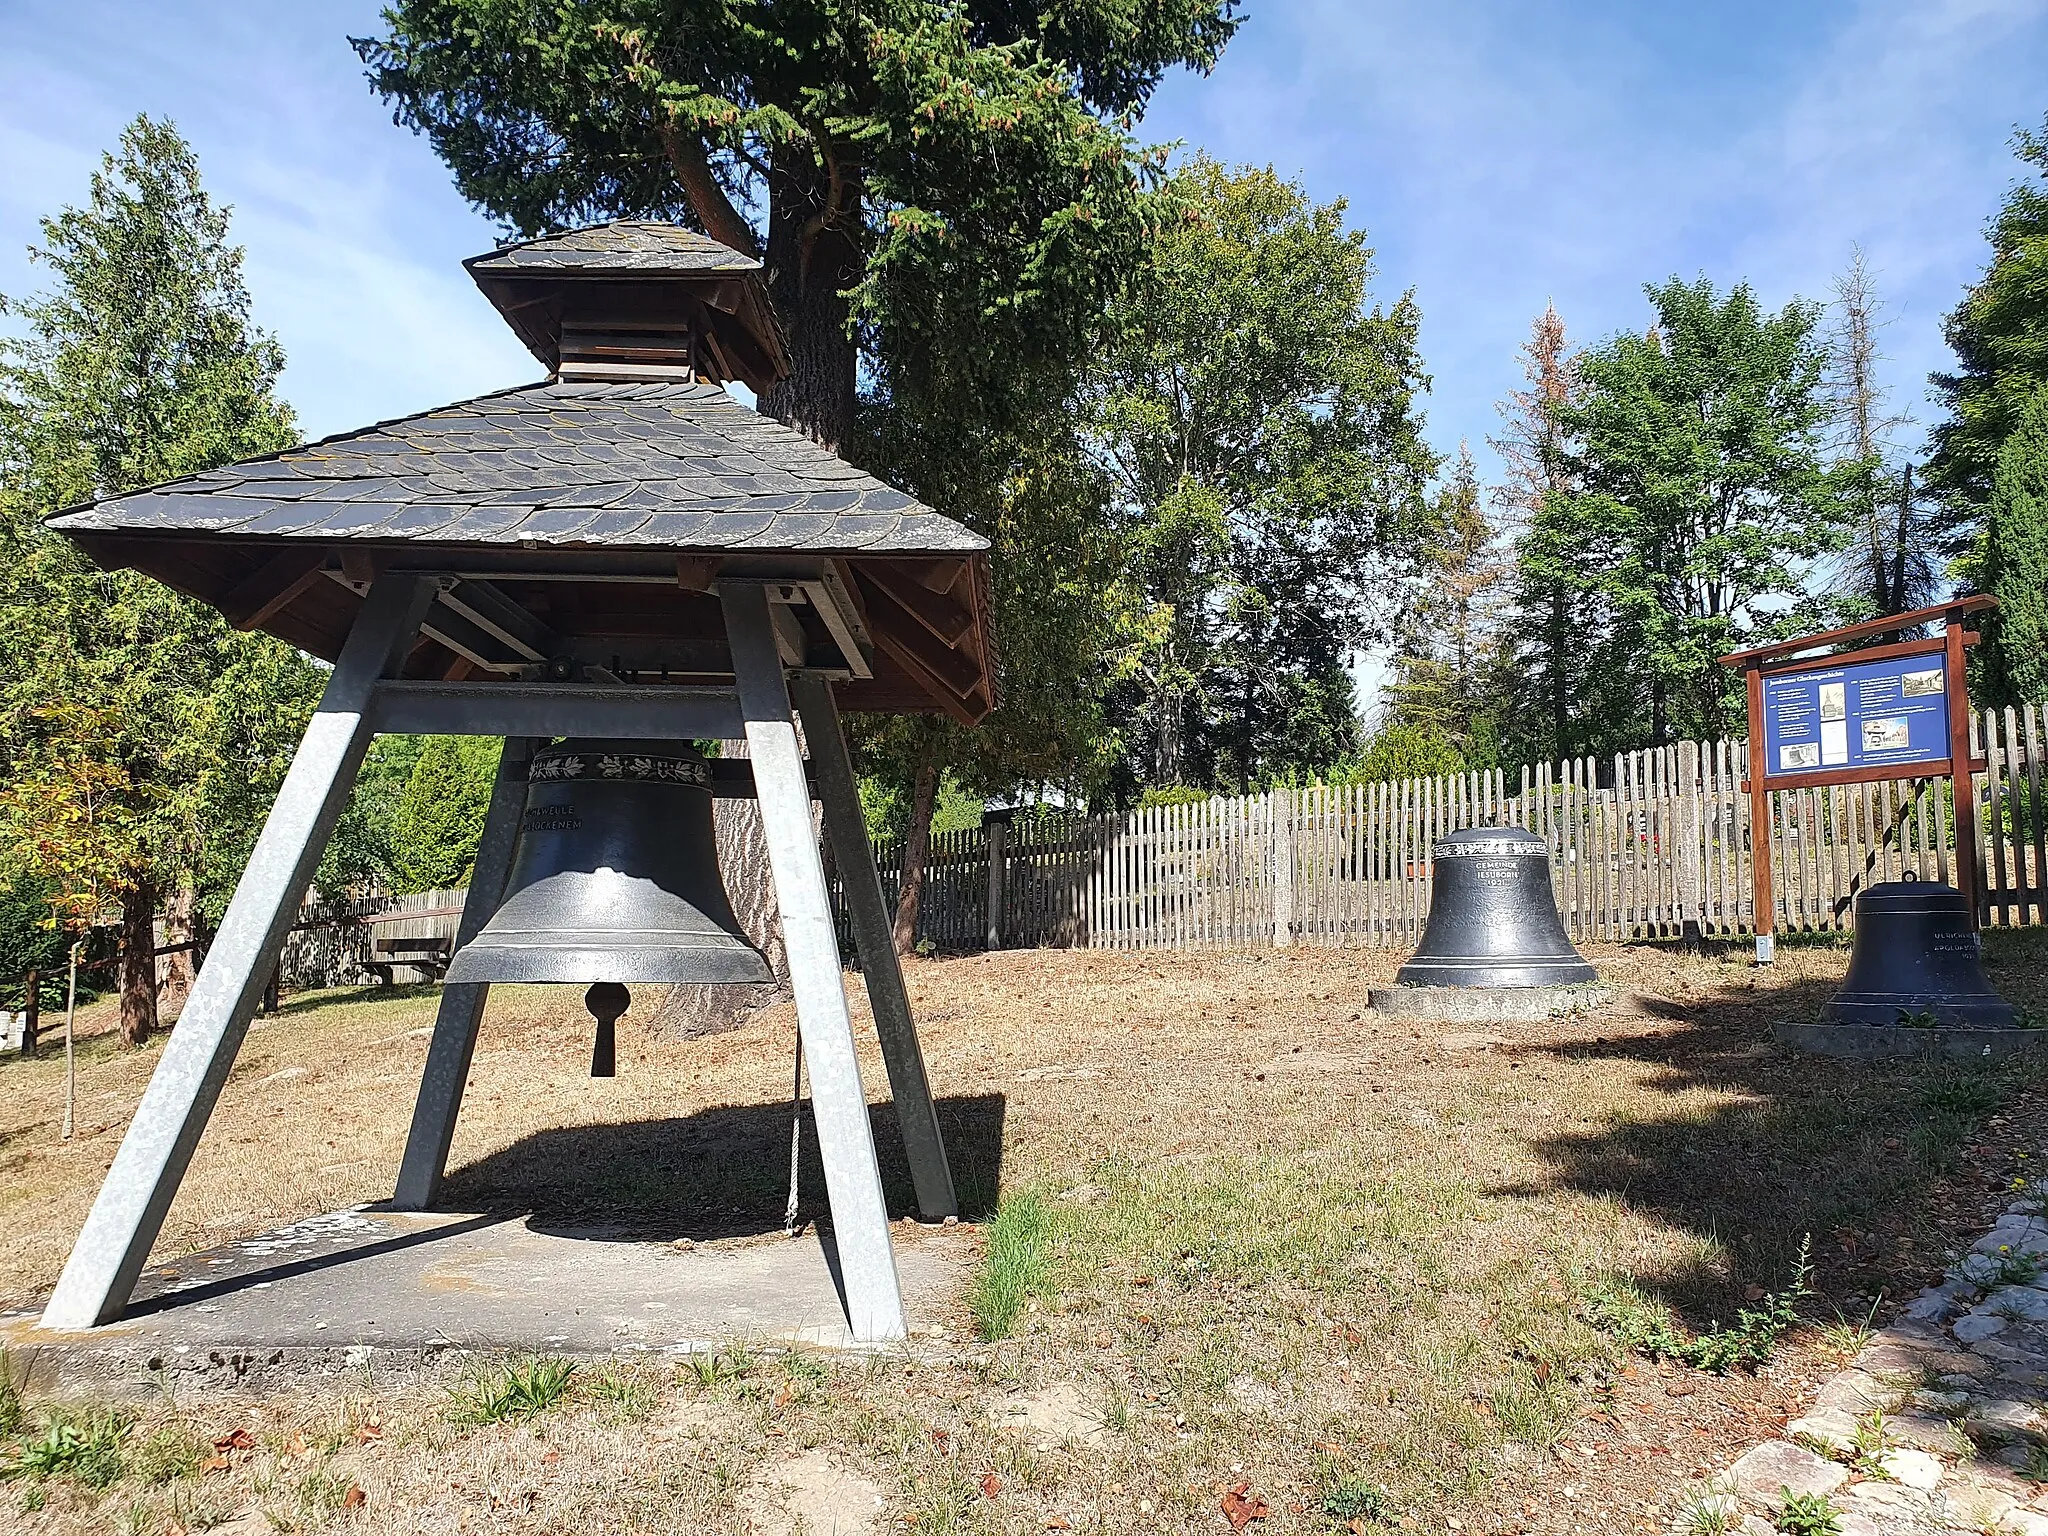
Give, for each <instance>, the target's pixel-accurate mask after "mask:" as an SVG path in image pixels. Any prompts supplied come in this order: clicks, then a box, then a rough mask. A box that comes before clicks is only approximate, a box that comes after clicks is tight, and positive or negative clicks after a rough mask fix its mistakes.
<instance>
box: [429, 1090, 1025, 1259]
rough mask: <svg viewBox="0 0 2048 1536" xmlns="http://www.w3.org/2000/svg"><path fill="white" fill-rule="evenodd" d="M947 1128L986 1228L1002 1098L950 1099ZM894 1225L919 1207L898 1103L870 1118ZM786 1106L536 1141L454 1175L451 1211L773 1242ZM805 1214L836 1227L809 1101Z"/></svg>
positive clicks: (964, 1190) (784, 1169) (616, 1231)
mask: <svg viewBox="0 0 2048 1536" xmlns="http://www.w3.org/2000/svg"><path fill="white" fill-rule="evenodd" d="M938 1107H939V1123H940V1126H941V1128H942V1130H943V1132H944V1135H945V1139H946V1154H947V1160H948V1161H949V1162H950V1163H951V1164H952V1168H953V1181H954V1184H955V1187H956V1188H957V1190H958V1193H959V1197H960V1214H961V1216H962V1218H963V1219H965V1220H969V1221H976V1220H981V1219H983V1218H984V1217H985V1216H986V1215H988V1214H989V1213H990V1212H991V1211H993V1209H994V1206H995V1199H996V1191H997V1190H998V1189H999V1188H1000V1187H1001V1173H1002V1147H1003V1115H1004V1100H1003V1096H1002V1095H1001V1094H983V1095H978V1096H974V1097H962V1098H951V1099H941V1100H939V1106H938ZM870 1118H871V1121H872V1123H873V1126H874V1134H875V1152H876V1155H877V1157H878V1159H879V1161H880V1163H881V1169H882V1188H883V1193H884V1196H885V1198H886V1199H887V1201H888V1204H889V1212H890V1215H891V1216H911V1215H915V1214H916V1212H917V1201H916V1198H915V1195H914V1192H913V1189H912V1185H911V1179H910V1165H909V1162H908V1161H907V1160H906V1158H905V1157H904V1154H903V1137H902V1133H901V1131H900V1129H899V1128H898V1122H897V1119H896V1108H895V1106H894V1105H893V1104H877V1105H875V1106H873V1108H872V1110H871V1111H870ZM789 1131H790V1111H789V1106H788V1105H787V1104H745V1105H720V1106H716V1107H713V1108H709V1109H704V1110H700V1111H698V1112H697V1113H695V1114H692V1115H685V1116H681V1117H679V1118H676V1119H670V1120H637V1121H629V1122H626V1123H624V1124H616V1125H582V1126H564V1127H560V1128H558V1129H553V1130H546V1131H538V1132H535V1133H534V1134H533V1135H531V1136H527V1137H525V1138H523V1139H521V1140H519V1141H517V1142H514V1143H513V1144H512V1145H511V1146H509V1147H507V1148H505V1149H504V1150H503V1151H502V1152H495V1153H492V1154H491V1155H490V1156H488V1157H485V1158H483V1159H481V1160H479V1161H477V1162H474V1163H470V1164H468V1165H466V1166H464V1167H462V1168H458V1169H456V1170H454V1171H453V1172H452V1173H450V1174H449V1176H448V1179H447V1182H446V1183H445V1184H444V1185H443V1187H442V1193H441V1199H440V1200H439V1202H438V1204H439V1205H440V1206H441V1207H442V1208H443V1209H447V1210H460V1211H489V1212H502V1213H508V1214H510V1213H516V1214H519V1215H524V1216H527V1217H528V1218H529V1221H530V1224H531V1225H532V1226H533V1227H535V1228H536V1229H538V1230H541V1231H549V1230H553V1231H558V1232H564V1233H576V1234H581V1235H588V1236H592V1237H608V1238H618V1239H622V1240H636V1241H639V1240H660V1241H671V1240H673V1239H675V1238H679V1237H688V1238H692V1239H696V1240H698V1241H707V1240H710V1239H714V1238H721V1237H738V1236H749V1235H754V1234H758V1233H763V1232H773V1231H775V1230H777V1229H779V1228H780V1227H781V1225H782V1215H783V1207H784V1202H785V1201H786V1200H787V1199H788V1195H789ZM798 1184H799V1189H800V1194H801V1204H800V1207H799V1216H800V1218H801V1219H803V1220H807V1221H808V1220H825V1219H827V1218H828V1216H829V1209H828V1205H827V1202H826V1198H825V1175H824V1169H823V1167H822V1165H821V1164H820V1163H819V1160H818V1137H817V1130H816V1128H815V1126H814V1124H813V1123H812V1119H811V1115H810V1109H809V1105H808V1102H807V1103H806V1105H805V1109H804V1114H803V1149H802V1153H801V1156H800V1167H799V1174H798Z"/></svg>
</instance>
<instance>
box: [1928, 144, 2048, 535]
mask: <svg viewBox="0 0 2048 1536" xmlns="http://www.w3.org/2000/svg"><path fill="white" fill-rule="evenodd" d="M2014 148H2015V149H2016V150H2017V152H2018V154H2019V157H2020V160H2021V161H2022V162H2023V163H2024V164H2025V165H2026V166H2028V167H2029V169H2030V171H2031V172H2032V175H2031V176H2030V177H2029V179H2027V180H2024V181H2021V182H2019V183H2018V184H2016V185H2015V186H2014V187H2013V189H2012V190H2011V191H2010V192H2009V193H2008V194H2007V195H2006V199H2005V203H2004V205H2003V206H2002V207H2001V208H2000V209H1999V211H1998V214H1997V216H1996V217H1995V218H1994V219H1993V220H1992V221H1991V225H1990V227H1989V229H1987V230H1986V231H1985V233H1986V235H1987V237H1988V238H1989V239H1990V241H1991V260H1990V263H1989V265H1988V266H1987V267H1986V268H1985V271H1984V275H1983V276H1982V277H1981V278H1979V279H1978V280H1977V282H1976V283H1975V284H1973V285H1972V286H1971V288H1970V290H1969V292H1968V293H1966V294H1965V295H1964V296H1963V301H1962V303H1960V304H1958V305H1957V306H1956V308H1955V310H1954V312H1953V313H1951V314H1950V315H1949V317H1948V323H1947V327H1946V334H1947V336H1948V344H1949V346H1950V347H1951V348H1952V349H1953V350H1954V351H1955V354H1956V359H1957V367H1956V370H1955V371H1954V372H1953V373H1938V374H1936V375H1935V376H1934V384H1935V387H1936V389H1937V390H1938V391H1939V392H1940V393H1941V394H1942V396H1943V397H1944V398H1945V400H1946V402H1947V405H1948V411H1949V414H1948V419H1947V420H1946V421H1944V422H1942V423H1941V424H1940V425H1938V426H1937V427H1936V428H1935V429H1934V455H1933V457H1932V459H1930V460H1929V462H1928V466H1927V481H1928V486H1929V488H1930V489H1931V490H1933V491H1934V492H1935V494H1937V495H1938V496H1939V497H1940V498H1941V500H1942V503H1943V507H1944V509H1945V511H1946V514H1947V517H1946V521H1947V524H1948V530H1947V531H1948V551H1949V553H1951V554H1955V555H1964V556H1967V554H1968V552H1969V551H1970V550H1971V549H1972V547H1973V546H1974V544H1975V541H1976V539H1977V536H1978V534H1979V533H1980V531H1981V530H1982V527H1983V519H1984V513H1985V510H1986V508H1987V507H1988V506H1989V504H1990V500H1991V482H1992V478H1993V476H1994V474H1995V473H1996V471H1997V466H1998V457H1999V452H2000V450H2001V448H2002V447H2003V445H2004V443H2005V440H2006V439H2007V438H2008V437H2009V436H2011V434H2012V432H2013V430H2014V427H2015V424H2016V423H2017V421H2018V418H2019V414H2020V412H2021V410H2022V409H2023V408H2024V407H2025V406H2026V404H2027V402H2028V400H2030V399H2031V398H2032V397H2033V395H2034V393H2035V391H2036V390H2038V389H2040V388H2041V386H2042V385H2044V384H2048V124H2044V126H2043V129H2042V131H2041V132H2039V133H2028V132H2025V131H2021V132H2020V133H2018V134H2016V135H2014Z"/></svg>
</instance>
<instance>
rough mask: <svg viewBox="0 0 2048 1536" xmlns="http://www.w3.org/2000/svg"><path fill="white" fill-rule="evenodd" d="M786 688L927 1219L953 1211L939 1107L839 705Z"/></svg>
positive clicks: (808, 689) (805, 683)
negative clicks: (806, 749)
mask: <svg viewBox="0 0 2048 1536" xmlns="http://www.w3.org/2000/svg"><path fill="white" fill-rule="evenodd" d="M790 693H791V694H792V695H794V697H795V699H796V707H797V711H798V713H799V714H800V715H801V716H802V717H803V722H804V740H805V742H806V743H808V744H809V746H810V749H811V783H812V786H813V787H814V788H815V789H816V790H817V793H818V798H819V800H820V801H821V802H823V804H824V808H825V833H826V835H827V836H828V837H830V838H831V839H832V856H833V857H834V858H835V859H837V860H838V861H839V873H840V877H841V878H842V879H843V880H844V881H845V882H846V906H847V911H848V912H849V914H850V915H851V916H852V918H853V942H854V945H855V947H856V948H857V949H859V951H860V969H861V975H862V977H863V978H864V979H865V980H866V982H867V988H868V1002H869V1004H870V1005H871V1006H872V1007H873V1008H874V1011H875V1033H876V1034H877V1035H879V1036H881V1040H882V1061H883V1063H884V1064H885V1065H886V1066H887V1067H888V1069H889V1092H890V1094H891V1095H892V1096H893V1097H894V1098H895V1100H896V1118H897V1120H898V1122H899V1123H900V1124H901V1125H902V1127H903V1150H904V1152H905V1153H907V1154H908V1155H909V1158H910V1177H911V1178H912V1180H913V1181H915V1183H916V1185H917V1209H918V1211H919V1213H920V1214H921V1215H922V1216H923V1217H924V1219H925V1220H926V1221H943V1220H945V1219H946V1218H947V1217H948V1216H957V1215H959V1214H960V1202H959V1199H958V1198H957V1197H956V1196H955V1195H954V1193H953V1170H952V1169H951V1168H949V1167H948V1166H947V1165H946V1143H945V1139H944V1137H943V1136H941V1134H940V1132H939V1114H938V1110H937V1109H936V1108H935V1107H934V1106H933V1104H932V1090H931V1084H930V1082H929V1081H927V1079H926V1077H925V1071H924V1052H923V1051H922V1050H921V1049H920V1048H919V1046H918V1043H917V1024H916V1022H915V1021H914V1020H913V1019H912V1018H911V1016H910V994H909V992H908V991H907V990H905V988H904V985H903V967H902V964H901V963H900V962H899V961H898V960H897V957H896V942H895V935H894V934H893V933H892V932H891V931H890V926H889V912H888V908H887V907H886V906H885V905H884V904H883V900H882V878H881V876H880V875H879V874H878V873H877V872H876V870H875V854H874V849H873V848H871V847H870V846H869V845H868V834H867V824H866V820H865V818H863V817H862V815H861V810H860V788H859V786H858V785H856V784H855V783H854V779H853V763H852V760H851V759H850V758H848V757H847V755H846V737H845V735H844V734H843V733H842V732H841V731H840V729H839V706H838V703H837V702H836V701H835V700H834V699H833V697H832V685H831V684H830V683H828V682H826V681H825V680H824V679H823V678H820V677H808V676H805V675H802V674H799V675H798V676H797V677H795V678H794V679H792V680H791V683H790Z"/></svg>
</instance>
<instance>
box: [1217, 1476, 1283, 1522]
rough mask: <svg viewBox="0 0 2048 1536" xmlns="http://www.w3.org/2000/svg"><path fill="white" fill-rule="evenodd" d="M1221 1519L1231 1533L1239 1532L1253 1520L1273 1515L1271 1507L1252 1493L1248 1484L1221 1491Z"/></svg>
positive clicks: (1235, 1485)
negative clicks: (1228, 1526)
mask: <svg viewBox="0 0 2048 1536" xmlns="http://www.w3.org/2000/svg"><path fill="white" fill-rule="evenodd" d="M1221 1507H1222V1509H1223V1518H1224V1519H1226V1520H1228V1521H1229V1522H1230V1528H1231V1529H1232V1530H1233V1531H1241V1530H1243V1529H1244V1528H1245V1527H1246V1526H1247V1525H1249V1524H1251V1522H1252V1521H1254V1520H1263V1519H1265V1518H1266V1516H1268V1515H1270V1514H1272V1513H1273V1506H1272V1505H1270V1504H1268V1503H1267V1502H1266V1501H1265V1500H1264V1499H1262V1498H1260V1497H1259V1496H1258V1495H1257V1494H1256V1493H1253V1492H1252V1485H1251V1484H1250V1483H1237V1484H1234V1485H1232V1486H1231V1487H1228V1488H1225V1489H1224V1490H1223V1498H1222V1506H1221Z"/></svg>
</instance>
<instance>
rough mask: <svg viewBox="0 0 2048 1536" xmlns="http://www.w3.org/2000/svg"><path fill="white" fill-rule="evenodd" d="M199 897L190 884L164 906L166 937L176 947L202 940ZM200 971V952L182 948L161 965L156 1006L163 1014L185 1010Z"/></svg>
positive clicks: (174, 892)
mask: <svg viewBox="0 0 2048 1536" xmlns="http://www.w3.org/2000/svg"><path fill="white" fill-rule="evenodd" d="M198 914H199V897H198V893H197V892H195V891H194V890H193V889H192V887H191V886H189V885H181V886H179V887H178V888H177V889H176V890H175V891H173V892H171V895H170V899H169V900H168V901H166V902H165V903H164V937H165V938H166V939H168V940H170V942H171V943H173V944H190V943H192V942H193V941H194V940H196V939H197V938H198V937H199V915H198ZM198 971H199V952H198V950H197V949H196V948H194V949H181V950H179V951H178V952H177V953H175V954H169V955H165V956H163V958H162V959H160V960H159V961H158V962H157V982H156V1005H157V1010H158V1011H159V1012H160V1013H168V1014H172V1015H176V1014H179V1013H182V1012H183V1011H184V1009H185V998H186V997H187V995H188V994H190V992H191V991H192V982H193V979H194V978H195V977H196V976H197V975H198Z"/></svg>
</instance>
